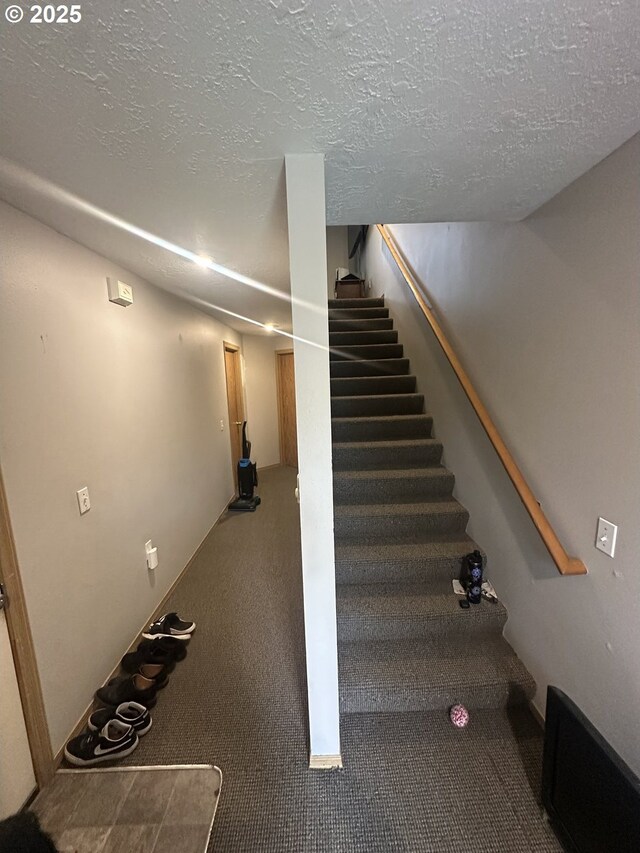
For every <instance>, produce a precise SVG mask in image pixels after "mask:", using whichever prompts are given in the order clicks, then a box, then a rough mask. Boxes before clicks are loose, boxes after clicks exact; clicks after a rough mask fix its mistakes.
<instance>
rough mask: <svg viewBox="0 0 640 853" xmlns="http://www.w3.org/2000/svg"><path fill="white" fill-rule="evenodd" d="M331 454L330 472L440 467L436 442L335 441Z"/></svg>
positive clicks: (439, 448)
mask: <svg viewBox="0 0 640 853" xmlns="http://www.w3.org/2000/svg"><path fill="white" fill-rule="evenodd" d="M332 452H333V468H334V471H353V470H356V469H361V470H368V471H371V470H374V469H376V470H381V469H397V468H415V467H416V466H422V467H424V468H426V467H430V466H433V465H439V464H440V460H441V459H442V443H441V442H440V441H438V439H437V438H408V439H396V440H392V441H388V440H385V441H336V442H334V443H333V445H332Z"/></svg>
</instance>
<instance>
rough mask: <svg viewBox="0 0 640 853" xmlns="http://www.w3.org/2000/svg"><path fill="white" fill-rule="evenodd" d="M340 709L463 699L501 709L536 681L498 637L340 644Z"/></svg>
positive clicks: (426, 705) (529, 692) (430, 705)
mask: <svg viewBox="0 0 640 853" xmlns="http://www.w3.org/2000/svg"><path fill="white" fill-rule="evenodd" d="M338 656H339V667H340V706H341V710H342V711H343V712H344V713H362V712H366V711H382V712H395V711H421V710H424V711H430V710H437V709H442V710H446V709H447V708H449V707H450V706H451V705H452V704H454V703H456V702H462V703H463V704H464V705H466V706H467V707H468V708H469V709H470V710H471V711H473V710H474V709H476V708H502V707H504V706H505V705H512V704H515V705H517V704H522V703H524V702H526V701H527V700H528V699H530V698H532V697H533V694H534V692H535V683H534V681H533V679H532V677H531V675H530V674H529V673H528V672H527V670H526V669H525V667H524V665H523V664H522V662H521V661H520V660H519V658H518V657H517V656H516V654H515V652H514V651H513V649H512V648H511V647H510V646H509V644H508V643H507V642H506V641H505V640H504V639H503V638H502V637H501V636H499V635H497V636H493V635H491V634H488V635H487V636H483V637H482V638H481V641H479V640H478V638H470V637H469V636H468V635H466V634H465V635H463V636H461V637H457V636H445V637H438V638H425V639H421V640H389V641H382V640H380V641H373V642H367V641H365V642H348V643H340V644H339V649H338Z"/></svg>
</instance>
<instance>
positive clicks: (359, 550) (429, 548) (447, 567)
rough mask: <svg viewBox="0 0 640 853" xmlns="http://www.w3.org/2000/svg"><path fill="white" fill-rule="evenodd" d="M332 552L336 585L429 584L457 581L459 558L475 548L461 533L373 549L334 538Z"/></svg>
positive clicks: (367, 545) (378, 546)
mask: <svg viewBox="0 0 640 853" xmlns="http://www.w3.org/2000/svg"><path fill="white" fill-rule="evenodd" d="M335 548H336V551H335V553H336V582H337V583H338V584H351V583H353V584H365V583H366V584H378V583H384V584H389V583H412V582H418V581H420V582H423V583H426V582H428V583H429V584H431V582H432V581H435V582H438V581H446V582H447V583H451V579H452V578H457V577H459V576H460V565H461V562H462V558H463V557H464V556H465V554H469V553H470V552H471V551H473V550H475V549H476V548H477V545H476V543H475V542H474V541H473V539H471V538H470V537H469V536H467V535H466V534H464V533H463V534H452V535H448V536H447V535H444V536H438V537H436V536H433V537H431V538H430V540H429V541H428V542H419V543H412V542H401V543H392V544H389V543H380V544H375V545H369V544H363V543H361V542H355V543H353V542H349V541H348V540H345V541H341V540H340V539H339V538H337V539H336V546H335Z"/></svg>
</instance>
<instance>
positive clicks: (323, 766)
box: [309, 753, 342, 770]
mask: <svg viewBox="0 0 640 853" xmlns="http://www.w3.org/2000/svg"><path fill="white" fill-rule="evenodd" d="M340 768H342V756H341V755H340V754H339V753H338V755H310V756H309V770H337V769H340Z"/></svg>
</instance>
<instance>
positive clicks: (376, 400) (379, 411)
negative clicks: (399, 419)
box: [331, 393, 424, 418]
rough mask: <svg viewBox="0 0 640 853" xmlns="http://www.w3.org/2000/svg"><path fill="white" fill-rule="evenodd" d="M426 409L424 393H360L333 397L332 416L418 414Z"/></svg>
mask: <svg viewBox="0 0 640 853" xmlns="http://www.w3.org/2000/svg"><path fill="white" fill-rule="evenodd" d="M423 409H424V397H423V395H422V394H415V393H412V394H370V395H364V394H358V395H356V396H353V395H352V396H349V397H332V398H331V416H332V417H334V418H348V417H352V418H353V417H357V416H358V415H365V416H366V415H417V414H422V410H423Z"/></svg>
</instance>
